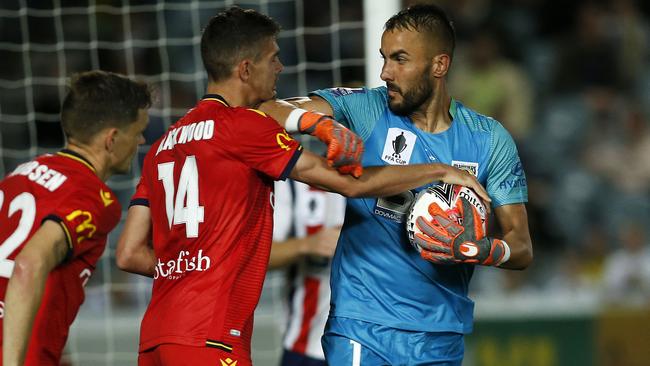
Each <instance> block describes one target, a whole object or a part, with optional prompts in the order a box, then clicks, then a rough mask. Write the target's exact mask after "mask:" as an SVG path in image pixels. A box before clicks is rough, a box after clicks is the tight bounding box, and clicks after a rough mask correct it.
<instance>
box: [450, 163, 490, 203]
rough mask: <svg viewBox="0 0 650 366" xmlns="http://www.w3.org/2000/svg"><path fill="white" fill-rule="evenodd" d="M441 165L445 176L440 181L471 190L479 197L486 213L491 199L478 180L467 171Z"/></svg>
mask: <svg viewBox="0 0 650 366" xmlns="http://www.w3.org/2000/svg"><path fill="white" fill-rule="evenodd" d="M442 165H443V166H444V169H445V174H444V176H443V177H442V179H440V180H441V181H442V182H444V183H449V184H458V185H461V186H465V187H469V188H471V189H472V190H474V192H476V194H477V195H478V196H479V197H481V199H482V200H483V202H484V203H485V207H486V208H487V210H488V212H489V211H490V202H492V199H491V198H490V196H489V195H488V193H487V191H486V190H485V188H483V185H481V183H479V181H478V179H476V177H475V176H474V175H473V174H472V173H470V172H468V171H467V170H462V169H458V168H455V167H453V166H451V165H446V164H442Z"/></svg>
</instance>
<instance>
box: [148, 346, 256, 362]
mask: <svg viewBox="0 0 650 366" xmlns="http://www.w3.org/2000/svg"><path fill="white" fill-rule="evenodd" d="M167 365H174V366H204V365H205V366H251V365H252V362H251V360H250V357H249V356H239V355H235V354H232V353H228V352H226V351H222V350H220V349H218V348H211V347H195V346H185V345H182V344H172V343H166V344H161V345H158V346H156V347H154V348H152V349H149V350H147V351H144V352H141V353H140V354H139V355H138V366H167Z"/></svg>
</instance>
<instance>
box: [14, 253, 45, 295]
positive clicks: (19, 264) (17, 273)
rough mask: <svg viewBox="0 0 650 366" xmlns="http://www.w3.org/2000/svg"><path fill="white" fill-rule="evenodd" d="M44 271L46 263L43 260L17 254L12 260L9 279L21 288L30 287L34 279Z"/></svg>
mask: <svg viewBox="0 0 650 366" xmlns="http://www.w3.org/2000/svg"><path fill="white" fill-rule="evenodd" d="M45 271H46V263H45V261H44V260H43V259H41V258H39V257H29V256H24V255H20V254H19V255H18V256H17V257H16V259H15V260H14V269H13V272H12V274H11V278H12V279H14V281H16V282H17V283H18V284H20V285H22V286H23V287H32V285H31V284H32V281H33V280H34V278H35V277H36V276H37V275H38V274H39V273H41V272H45Z"/></svg>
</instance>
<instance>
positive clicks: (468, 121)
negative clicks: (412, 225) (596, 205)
mask: <svg viewBox="0 0 650 366" xmlns="http://www.w3.org/2000/svg"><path fill="white" fill-rule="evenodd" d="M312 95H317V96H320V97H322V98H324V99H325V100H327V101H328V102H329V104H330V105H331V106H332V109H333V110H334V117H335V118H336V120H337V121H339V122H341V123H343V124H345V125H346V126H348V127H349V128H350V129H352V130H353V131H354V132H355V133H357V134H358V135H359V136H360V137H361V138H362V139H363V140H364V143H365V151H364V154H363V165H364V166H377V165H404V164H420V163H430V162H440V163H445V164H449V165H453V166H455V167H458V168H460V169H466V170H468V171H470V172H471V173H473V174H474V175H476V176H477V177H478V180H479V181H480V182H481V184H483V186H485V187H486V189H487V191H488V194H489V195H490V197H491V198H492V206H493V207H498V206H501V205H507V204H516V203H523V202H526V201H527V198H528V189H527V186H526V178H525V175H524V172H523V169H522V166H521V162H520V160H519V155H518V152H517V148H516V146H515V143H514V141H513V140H512V137H511V136H510V134H509V133H508V132H507V131H506V129H505V128H503V126H502V125H501V124H500V123H499V122H498V121H496V120H494V119H492V118H489V117H486V116H483V115H481V114H479V113H477V112H475V111H473V110H471V109H469V108H466V107H465V106H463V105H462V104H461V103H460V102H458V101H456V100H452V101H451V105H450V109H449V113H450V115H451V117H452V123H451V126H450V128H449V129H448V130H446V131H444V132H441V133H436V134H433V133H428V132H424V131H422V130H420V129H418V128H417V127H415V125H414V124H413V123H412V122H411V120H410V119H409V118H408V117H401V116H397V115H395V114H393V113H392V112H391V111H390V109H389V108H388V100H387V93H386V88H385V87H380V88H374V89H366V88H358V89H357V88H355V89H350V88H332V89H323V90H317V91H314V92H312ZM435 183H436V182H432V183H431V184H435ZM424 188H426V187H424V186H423V187H419V188H418V189H415V190H413V191H411V192H404V193H403V194H401V195H397V196H394V197H387V198H378V199H377V198H358V199H349V200H348V201H347V202H348V204H347V209H346V217H345V224H344V226H343V230H342V233H341V236H340V239H339V244H338V247H337V250H336V254H335V256H334V259H333V262H332V276H331V287H332V297H331V303H332V307H331V310H330V315H331V316H339V317H347V318H353V319H358V320H362V321H367V322H372V323H378V324H382V325H386V326H390V327H394V328H398V329H404V330H414V331H427V332H456V333H469V332H471V330H472V323H473V310H474V302H473V301H472V300H470V299H469V298H468V296H467V289H468V285H469V281H470V279H471V277H472V273H473V270H474V266H472V265H452V266H440V265H435V264H432V263H430V262H428V261H425V260H424V259H422V258H420V256H419V253H418V252H417V251H416V250H415V249H413V248H412V247H411V245H410V244H409V242H408V237H407V234H406V229H405V225H404V220H405V217H406V213H407V210H408V208H409V205H410V203H411V202H412V200H413V198H414V195H415V193H416V192H417V191H419V190H421V189H424Z"/></svg>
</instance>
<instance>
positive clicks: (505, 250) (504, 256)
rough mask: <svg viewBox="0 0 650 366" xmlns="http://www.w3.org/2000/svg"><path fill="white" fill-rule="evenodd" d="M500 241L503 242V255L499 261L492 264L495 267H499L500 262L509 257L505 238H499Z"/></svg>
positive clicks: (505, 260) (508, 247) (502, 262)
mask: <svg viewBox="0 0 650 366" xmlns="http://www.w3.org/2000/svg"><path fill="white" fill-rule="evenodd" d="M501 243H503V257H501V260H500V261H498V262H497V263H495V264H494V265H495V266H496V267H501V265H502V264H504V263H505V262H507V261H508V259H510V246H509V245H508V243H506V241H505V240H501Z"/></svg>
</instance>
